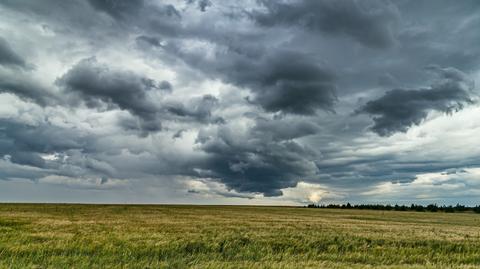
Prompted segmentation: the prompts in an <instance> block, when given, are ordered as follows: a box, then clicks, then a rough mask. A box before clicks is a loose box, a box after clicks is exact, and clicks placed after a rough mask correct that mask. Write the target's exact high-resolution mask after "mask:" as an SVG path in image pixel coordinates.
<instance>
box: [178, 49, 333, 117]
mask: <svg viewBox="0 0 480 269" xmlns="http://www.w3.org/2000/svg"><path fill="white" fill-rule="evenodd" d="M249 52H250V51H246V52H235V51H232V50H228V51H226V52H221V53H218V54H217V55H216V59H215V61H211V60H208V59H205V58H204V56H203V55H198V54H197V55H192V54H188V53H184V52H182V51H177V52H176V53H178V54H179V55H180V57H182V58H183V59H185V60H186V61H187V63H190V64H192V65H194V66H197V67H200V65H201V66H202V67H203V68H202V72H206V73H208V74H214V75H215V76H217V75H218V76H220V77H221V78H223V80H224V81H226V82H228V83H232V84H235V85H237V86H240V87H247V88H248V89H250V90H251V91H252V93H253V97H249V98H248V101H249V102H251V103H253V104H258V105H260V106H261V107H262V108H263V109H265V110H266V111H268V112H282V113H288V114H301V115H313V114H315V113H316V112H317V110H319V109H323V110H327V111H333V105H334V103H335V101H336V95H335V89H336V85H335V80H336V78H335V74H334V73H333V72H332V71H331V70H329V69H328V68H326V67H324V66H322V64H320V63H319V62H318V61H316V60H315V59H314V58H313V57H312V56H311V55H307V54H304V53H301V52H297V51H289V50H287V51H285V50H282V49H271V50H270V51H263V52H264V53H256V52H255V53H253V54H252V55H249Z"/></svg>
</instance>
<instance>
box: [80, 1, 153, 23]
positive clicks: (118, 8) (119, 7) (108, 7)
mask: <svg viewBox="0 0 480 269" xmlns="http://www.w3.org/2000/svg"><path fill="white" fill-rule="evenodd" d="M88 2H89V3H90V4H91V5H92V6H93V7H94V8H96V9H98V10H101V11H103V12H105V13H107V14H109V15H110V16H112V17H114V18H117V19H125V17H127V16H134V15H138V12H139V11H140V9H141V8H142V7H143V5H144V0H137V1H128V0H88Z"/></svg>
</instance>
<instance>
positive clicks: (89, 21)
mask: <svg viewBox="0 0 480 269" xmlns="http://www.w3.org/2000/svg"><path fill="white" fill-rule="evenodd" d="M478 11H479V6H478V3H477V1H469V0H467V1H461V2H456V3H455V4H452V3H451V2H450V1H443V0H442V1H422V2H421V3H418V1H410V0H404V1H376V0H371V1H357V0H338V1H330V0H322V1H307V0H282V1H270V0H261V1H241V2H239V1H214V0H178V1H177V0H174V1H161V0H143V1H126V0H89V1H81V0H73V1H65V2H61V3H58V1H52V0H43V1H24V0H18V1H2V2H1V3H0V13H1V14H2V16H1V18H0V170H1V172H0V196H1V197H10V198H8V199H11V200H15V199H17V198H16V197H20V198H18V199H19V200H25V199H26V200H28V199H30V197H33V198H35V197H36V198H35V199H37V200H39V201H49V199H50V198H49V197H56V196H55V194H61V193H70V192H71V193H72V197H66V198H65V196H61V197H63V198H62V199H66V201H76V202H94V201H101V202H122V203H123V202H148V203H158V202H168V203H176V202H178V203H197V202H198V203H264V204H266V203H279V204H292V203H293V204H298V203H301V202H305V201H308V200H309V199H311V197H312V195H311V192H310V191H311V190H315V191H316V193H315V195H314V196H315V199H314V200H315V202H322V203H323V202H325V203H327V202H344V201H345V202H346V201H360V202H368V201H374V202H399V203H403V202H405V201H407V202H409V203H411V202H436V203H443V200H442V199H443V198H444V197H447V196H448V197H447V198H448V199H450V200H448V201H453V200H452V199H457V200H458V202H461V203H462V202H463V203H477V202H478V198H472V197H474V196H472V195H465V196H462V193H470V190H469V189H468V188H470V189H476V188H478V184H477V185H475V184H472V180H474V179H475V178H476V177H477V178H478V171H477V170H478V168H479V167H480V145H479V144H478V139H477V137H478V136H479V135H480V125H478V121H477V120H476V119H477V118H478V113H480V106H479V105H478V102H477V101H478V86H476V85H478V80H479V74H480V56H479V55H480V54H479V53H478V40H480V32H479V31H476V29H478V28H479V27H480V15H479V14H480V13H479V12H478ZM445 141H448V143H445ZM445 152H448V153H449V154H445ZM449 171H466V172H465V173H462V175H457V174H452V173H450V172H449ZM462 176H464V177H465V179H464V180H460V179H459V177H462ZM446 177H448V178H446ZM17 181H18V182H20V183H18V184H23V185H18V186H23V187H18V188H16V192H15V196H12V195H13V194H11V193H10V192H9V191H4V190H6V188H3V186H7V185H8V186H10V187H11V186H13V185H15V184H17ZM7 182H8V183H7ZM25 182H27V183H25ZM448 182H450V183H448ZM28 184H30V185H28ZM448 184H451V185H452V186H453V185H455V186H454V187H455V191H452V192H451V193H452V195H453V194H454V195H453V196H455V197H452V195H447V194H446V192H445V191H444V189H442V188H446V187H447V186H446V185H448ZM462 184H464V185H462ZM465 184H469V185H468V186H469V187H468V186H467V185H465ZM15 186H16V185H15ZM25 186H27V187H25ZM406 186H421V188H420V189H419V190H418V191H412V189H411V188H410V187H406ZM452 186H450V187H452ZM24 188H25V189H24ZM452 188H453V187H452ZM309 189H311V190H309ZM40 190H44V191H45V192H44V196H41V194H40ZM320 190H321V191H320ZM397 190H398V193H397ZM420 190H421V191H422V192H424V193H419V192H420ZM401 192H404V194H405V195H404V196H402V195H401V194H402V193H401ZM99 193H101V194H102V195H99ZM387 194H388V195H390V196H388V195H387ZM433 194H438V195H436V196H435V195H433ZM12 197H13V198H12ZM22 197H26V198H25V199H23V198H22ZM59 197H60V196H59ZM125 197H128V199H129V200H125V199H127V198H125ZM418 197H430V198H428V199H427V198H425V199H423V200H419V199H420V198H418ZM432 197H433V198H432ZM477 197H478V196H477ZM27 198H28V199H27ZM33 198H32V199H33ZM447 198H445V199H447ZM58 199H60V198H58ZM69 199H70V200H69ZM402 199H403V200H402ZM55 201H57V200H55ZM455 202H457V201H455Z"/></svg>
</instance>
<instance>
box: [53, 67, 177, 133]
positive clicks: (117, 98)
mask: <svg viewBox="0 0 480 269" xmlns="http://www.w3.org/2000/svg"><path fill="white" fill-rule="evenodd" d="M57 84H58V85H59V86H60V87H62V88H64V90H65V91H66V92H67V93H70V94H73V95H74V96H76V97H79V98H80V100H83V101H84V102H85V104H86V105H87V106H88V107H92V108H95V107H98V108H101V107H103V106H104V105H107V106H117V107H119V108H120V109H123V110H127V111H129V112H130V113H132V114H133V115H135V116H138V117H139V118H140V119H141V121H142V122H141V127H142V128H145V129H147V130H148V131H157V130H160V129H161V126H160V124H159V123H158V121H157V113H158V112H159V107H158V106H157V105H156V104H155V103H154V102H152V101H151V99H149V98H148V93H149V92H150V91H154V90H157V89H159V88H165V87H167V86H168V84H165V83H164V82H163V83H161V84H160V85H158V83H157V82H156V81H153V80H151V79H149V78H146V77H142V76H139V75H136V74H134V73H132V72H128V71H117V70H110V68H109V67H108V66H106V65H103V64H100V63H98V62H97V61H96V59H95V58H89V59H84V60H82V61H80V62H79V63H77V64H76V65H75V66H73V67H72V68H71V69H70V70H69V71H68V72H67V73H66V74H65V75H63V76H62V77H61V78H59V79H58V80H57ZM73 100H74V101H76V100H77V99H73Z"/></svg>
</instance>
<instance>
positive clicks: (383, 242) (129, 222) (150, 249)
mask: <svg viewBox="0 0 480 269" xmlns="http://www.w3.org/2000/svg"><path fill="white" fill-rule="evenodd" d="M0 267H1V268H480V214H473V213H455V214H448V213H422V212H394V211H368V210H339V209H309V208H294V207H247V206H163V205H162V206H154V205H128V206H123V205H57V204H39V205H33V204H0Z"/></svg>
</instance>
